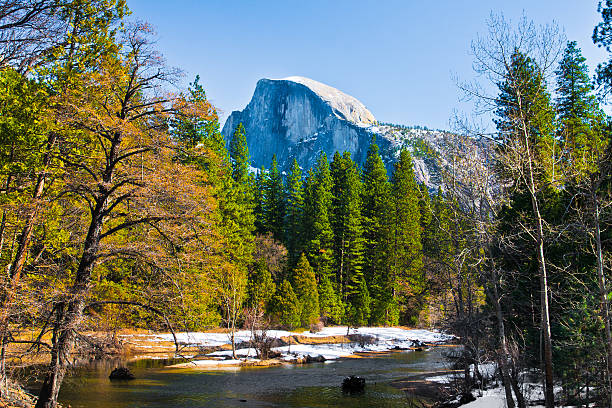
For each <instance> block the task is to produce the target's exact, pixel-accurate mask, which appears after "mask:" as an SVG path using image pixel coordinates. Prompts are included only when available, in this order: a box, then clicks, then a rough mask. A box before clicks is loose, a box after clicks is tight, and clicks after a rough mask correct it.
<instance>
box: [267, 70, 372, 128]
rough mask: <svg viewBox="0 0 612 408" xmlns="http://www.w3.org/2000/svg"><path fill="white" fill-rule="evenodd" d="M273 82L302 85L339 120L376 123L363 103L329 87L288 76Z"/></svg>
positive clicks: (308, 79) (310, 80)
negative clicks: (315, 95)
mask: <svg viewBox="0 0 612 408" xmlns="http://www.w3.org/2000/svg"><path fill="white" fill-rule="evenodd" d="M273 81H290V82H295V83H297V84H300V85H304V86H305V87H307V88H309V89H310V90H311V91H313V92H314V93H315V94H317V95H318V96H319V97H320V98H321V99H323V101H325V102H326V103H327V104H328V105H329V106H330V107H331V108H332V110H333V111H334V114H335V115H336V116H337V117H338V118H340V119H345V120H348V121H350V122H353V123H368V124H370V123H374V122H376V119H375V118H374V115H372V113H371V112H370V111H369V110H368V109H367V108H366V107H365V106H364V104H363V103H361V102H359V100H357V99H356V98H354V97H352V96H350V95H347V94H345V93H344V92H342V91H340V90H338V89H336V88H333V87H331V86H329V85H325V84H323V83H321V82H318V81H315V80H313V79H310V78H304V77H300V76H290V77H287V78H282V79H275V80H273Z"/></svg>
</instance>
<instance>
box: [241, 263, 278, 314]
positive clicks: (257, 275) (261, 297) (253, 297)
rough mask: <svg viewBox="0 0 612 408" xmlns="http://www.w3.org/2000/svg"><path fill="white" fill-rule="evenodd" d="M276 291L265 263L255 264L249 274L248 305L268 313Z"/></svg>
mask: <svg viewBox="0 0 612 408" xmlns="http://www.w3.org/2000/svg"><path fill="white" fill-rule="evenodd" d="M275 291H276V284H275V283H274V281H273V280H272V274H271V273H270V270H269V269H268V266H267V265H266V263H265V261H263V260H260V261H257V262H255V263H254V265H253V267H252V268H251V271H250V273H249V281H248V285H247V304H248V305H249V306H251V307H256V308H259V309H260V310H263V311H266V310H268V303H269V302H270V300H271V299H272V297H273V296H274V292H275Z"/></svg>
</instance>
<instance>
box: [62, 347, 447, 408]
mask: <svg viewBox="0 0 612 408" xmlns="http://www.w3.org/2000/svg"><path fill="white" fill-rule="evenodd" d="M168 363H169V362H168V361H167V360H139V361H135V362H132V363H127V364H126V363H122V362H121V361H104V362H97V363H92V364H88V365H85V366H83V367H80V368H77V369H75V370H74V371H73V372H72V373H71V374H70V375H69V376H68V377H67V378H66V380H65V381H64V385H63V386H62V391H61V392H60V402H61V403H63V404H65V405H70V406H71V407H73V408H102V407H104V408H127V407H151V408H153V407H154V408H162V407H164V408H166V407H181V408H195V407H211V408H216V407H345V408H351V407H406V406H408V397H407V396H406V395H405V394H404V393H403V391H401V390H398V389H396V388H393V387H392V386H391V385H390V383H391V382H392V381H393V380H396V379H400V378H407V377H410V376H411V375H417V374H419V373H422V372H427V371H438V370H443V369H445V368H447V363H446V361H445V358H444V356H443V351H442V350H441V349H434V350H431V351H427V352H401V353H390V354H386V355H381V356H375V357H374V356H373V357H367V358H359V359H341V360H338V361H334V362H327V363H315V364H308V365H301V366H300V365H288V366H281V367H269V368H246V369H245V368H243V369H239V370H234V371H201V370H194V369H171V368H165V365H167V364H168ZM122 364H123V365H127V366H128V367H129V368H130V370H131V371H132V372H133V373H134V374H135V375H136V379H135V380H132V381H125V382H124V381H119V382H117V381H112V382H111V381H110V380H109V379H108V374H109V372H110V371H111V370H112V369H113V368H115V367H116V366H118V365H122ZM349 375H359V376H362V377H364V378H366V381H367V386H366V392H365V393H364V394H362V395H358V396H350V395H343V394H342V392H341V390H340V384H341V383H342V379H343V378H344V377H346V376H349Z"/></svg>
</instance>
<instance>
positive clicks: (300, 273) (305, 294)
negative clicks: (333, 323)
mask: <svg viewBox="0 0 612 408" xmlns="http://www.w3.org/2000/svg"><path fill="white" fill-rule="evenodd" d="M293 288H294V291H295V295H296V296H297V299H298V302H299V303H300V322H301V325H302V327H309V326H310V325H311V324H313V323H315V322H316V321H317V320H318V319H319V292H318V291H317V280H316V278H315V274H314V271H313V270H312V267H311V266H310V263H308V259H307V258H306V255H304V254H302V256H301V257H300V260H299V261H298V264H297V266H296V267H295V269H294V270H293Z"/></svg>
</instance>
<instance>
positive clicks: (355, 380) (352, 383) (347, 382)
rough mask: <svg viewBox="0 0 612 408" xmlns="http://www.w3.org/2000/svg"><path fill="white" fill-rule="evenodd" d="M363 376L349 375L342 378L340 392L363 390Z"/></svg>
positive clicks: (351, 392)
mask: <svg viewBox="0 0 612 408" xmlns="http://www.w3.org/2000/svg"><path fill="white" fill-rule="evenodd" d="M365 386H366V382H365V378H361V377H356V376H354V375H351V376H350V377H346V378H345V379H344V380H342V392H345V393H348V394H359V393H362V392H364V391H365Z"/></svg>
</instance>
